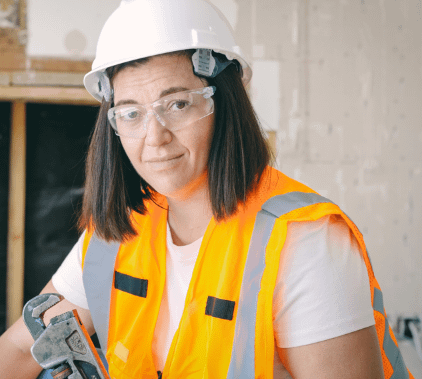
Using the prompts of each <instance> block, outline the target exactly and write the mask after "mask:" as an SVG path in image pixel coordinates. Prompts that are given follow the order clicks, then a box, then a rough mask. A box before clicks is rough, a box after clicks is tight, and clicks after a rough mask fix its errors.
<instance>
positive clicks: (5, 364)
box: [0, 321, 41, 379]
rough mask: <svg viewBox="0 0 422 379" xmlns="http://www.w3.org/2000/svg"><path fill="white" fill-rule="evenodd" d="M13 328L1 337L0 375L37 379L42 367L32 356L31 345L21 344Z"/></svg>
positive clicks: (14, 378) (12, 378)
mask: <svg viewBox="0 0 422 379" xmlns="http://www.w3.org/2000/svg"><path fill="white" fill-rule="evenodd" d="M18 322H20V321H18ZM12 328H13V326H12ZM12 328H11V329H9V330H7V331H6V332H5V333H4V334H3V335H2V336H1V337H0V352H1V354H0V377H1V378H2V379H32V378H33V379H35V378H36V377H37V376H38V374H39V373H40V372H41V367H40V366H39V364H38V363H37V362H35V360H34V358H33V357H32V355H31V351H30V349H29V347H30V346H25V345H24V346H20V345H19V342H20V341H19V337H18V338H16V335H14V334H13V329H12Z"/></svg>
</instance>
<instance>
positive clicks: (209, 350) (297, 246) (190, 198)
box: [0, 0, 412, 379]
mask: <svg viewBox="0 0 422 379" xmlns="http://www.w3.org/2000/svg"><path fill="white" fill-rule="evenodd" d="M250 76H251V71H250V68H249V66H248V65H247V63H246V61H245V60H244V59H243V58H242V54H241V52H240V50H239V49H238V47H237V46H236V45H235V43H234V40H233V36H232V31H231V30H230V28H229V27H228V24H227V21H226V20H225V19H224V18H223V16H222V15H221V14H220V13H219V12H218V11H217V10H216V9H215V8H213V7H212V6H211V5H210V4H208V3H207V2H206V1H205V0H178V1H177V2H176V1H174V0H161V1H157V0H134V1H130V2H129V1H128V2H127V3H123V4H122V5H121V7H120V8H119V9H118V10H116V12H115V13H114V14H113V15H112V16H111V17H110V18H109V20H108V21H107V23H106V24H105V26H104V28H103V31H102V33H101V36H100V40H99V43H98V47H97V57H96V60H95V61H94V63H93V70H92V71H91V72H90V73H88V74H87V76H86V77H85V85H86V87H87V89H88V91H90V92H91V94H93V95H94V96H95V97H96V98H97V99H98V100H101V101H102V104H101V109H100V113H99V117H98V121H97V125H96V129H95V132H94V135H93V137H92V142H91V146H90V150H89V155H88V161H87V179H86V188H85V195H84V204H83V213H82V216H81V219H80V225H81V229H82V230H83V231H84V232H83V234H82V236H81V238H80V240H79V242H78V243H77V245H76V246H75V247H74V249H73V250H72V251H71V253H70V254H69V256H68V257H67V258H66V260H65V262H64V263H63V265H62V266H61V268H60V269H59V270H58V272H57V273H56V274H55V275H54V277H53V279H52V281H50V283H49V284H48V285H47V286H46V288H45V289H44V290H43V292H59V293H61V294H63V295H64V296H65V300H64V301H62V302H61V303H59V304H58V305H57V306H55V307H53V308H52V309H51V310H50V311H49V314H46V319H45V321H46V322H48V320H49V318H50V317H51V316H52V315H57V314H60V313H63V312H64V311H66V310H69V309H75V308H76V309H77V310H78V312H79V314H80V317H81V319H82V321H83V323H84V324H85V326H86V328H87V330H88V331H89V333H91V334H93V333H94V331H96V332H97V335H98V337H99V340H100V343H101V348H102V350H103V352H104V354H105V357H106V358H107V363H108V371H109V373H110V376H111V377H112V378H141V377H142V378H157V377H163V378H226V377H227V378H258V377H259V378H272V377H275V378H288V377H293V378H310V377H315V378H339V377H341V378H371V379H374V378H383V377H384V375H385V377H386V378H390V377H391V378H393V377H394V378H405V377H412V376H409V374H408V372H407V370H406V368H405V367H404V365H403V361H402V359H401V355H400V352H399V351H398V349H397V346H396V344H395V342H394V341H393V340H392V338H391V335H390V333H389V329H388V323H387V321H386V318H385V314H384V309H383V305H382V294H381V291H380V289H379V286H378V284H377V282H376V280H375V278H374V275H373V272H372V268H371V265H370V262H369V258H368V255H367V253H366V250H365V245H364V243H363V240H362V236H361V234H360V233H359V231H358V230H357V228H356V227H355V226H354V224H353V223H352V222H351V221H350V220H349V219H348V218H347V216H346V215H345V214H344V213H343V212H342V211H341V210H340V209H339V208H338V207H337V206H336V205H334V204H333V203H331V202H330V201H329V200H327V199H324V198H322V197H321V196H319V195H317V194H316V193H315V192H314V191H312V190H311V189H310V188H307V187H306V186H304V185H302V184H300V183H298V182H295V181H293V180H292V179H290V178H288V177H286V176H284V175H283V174H282V173H280V172H278V171H277V170H274V169H272V168H270V167H269V166H268V163H269V156H270V154H269V152H268V149H267V146H266V144H265V141H264V139H263V136H262V134H261V131H260V128H259V125H258V122H257V120H256V117H255V115H254V112H253V109H252V107H251V105H250V102H249V100H248V96H247V93H246V91H245V89H244V85H245V84H247V82H248V81H249V79H250ZM8 341H9V342H8ZM31 344H32V338H31V337H30V336H29V334H28V332H27V331H26V330H25V327H24V326H23V323H22V320H19V321H18V322H17V323H16V324H15V325H14V326H13V327H12V328H11V329H10V330H8V331H7V332H6V333H5V335H4V336H3V337H2V339H1V345H0V346H2V347H3V346H9V348H8V352H7V353H6V356H7V361H8V362H6V361H5V363H2V367H6V364H9V365H10V366H9V367H12V366H13V365H19V367H22V370H21V373H24V376H22V377H25V378H28V377H30V375H32V376H33V377H35V376H36V374H37V372H39V370H38V369H37V367H36V365H35V364H34V362H33V361H31V358H30V354H29V353H28V351H29V347H30V346H31ZM2 351H4V349H2ZM2 370H3V371H0V372H2V377H7V374H8V372H6V371H7V369H6V368H2ZM25 370H27V371H25ZM37 370H38V371H37ZM3 372H4V373H6V374H5V375H3ZM18 374H19V372H18V373H16V372H13V377H14V378H16V377H19V376H18Z"/></svg>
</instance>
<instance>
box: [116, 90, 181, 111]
mask: <svg viewBox="0 0 422 379" xmlns="http://www.w3.org/2000/svg"><path fill="white" fill-rule="evenodd" d="M188 90H189V89H188V88H186V87H170V88H167V89H165V90H163V91H161V93H160V96H159V98H158V100H159V99H161V98H162V97H164V96H167V95H170V94H172V93H176V92H181V91H188ZM126 104H138V102H136V101H135V100H130V99H127V100H125V99H124V100H120V101H118V102H117V103H116V104H114V106H115V107H117V106H119V105H126Z"/></svg>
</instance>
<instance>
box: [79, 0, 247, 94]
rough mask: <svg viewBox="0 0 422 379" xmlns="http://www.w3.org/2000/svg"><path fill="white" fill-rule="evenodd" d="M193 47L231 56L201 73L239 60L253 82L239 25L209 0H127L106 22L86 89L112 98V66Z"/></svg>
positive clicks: (215, 61) (244, 77)
mask: <svg viewBox="0 0 422 379" xmlns="http://www.w3.org/2000/svg"><path fill="white" fill-rule="evenodd" d="M191 49H195V50H197V52H196V53H195V54H197V53H198V55H199V54H202V53H200V51H201V50H204V51H206V50H208V51H212V52H215V53H220V54H223V55H225V56H226V57H227V60H228V61H225V59H224V60H221V59H219V57H218V54H211V56H210V65H211V66H212V69H213V71H211V72H210V73H209V75H207V74H206V73H200V72H198V73H197V72H196V70H195V72H196V73H197V74H198V75H202V76H211V75H218V73H220V72H221V71H222V70H223V69H224V68H225V67H227V65H229V64H232V63H235V64H236V65H237V66H238V69H239V71H240V72H241V74H242V80H243V82H244V83H245V84H247V83H248V82H249V80H250V78H251V76H252V71H251V69H250V66H249V65H248V63H247V62H246V60H245V58H244V56H243V54H242V52H241V49H240V47H239V46H238V45H237V44H236V42H235V40H234V32H233V29H232V28H231V26H230V24H229V22H228V21H227V20H226V18H225V17H224V16H223V15H222V13H221V12H220V11H219V10H218V9H217V8H215V6H214V5H212V4H211V3H209V2H208V1H207V0H123V1H122V2H121V4H120V6H119V7H118V8H117V9H116V10H115V11H114V12H113V13H112V15H111V16H110V17H109V18H108V20H107V21H106V23H105V24H104V27H103V29H102V31H101V34H100V37H99V40H98V44H97V52H96V57H95V60H94V62H93V64H92V70H91V71H90V72H89V73H88V74H86V75H85V78H84V85H85V88H86V89H87V90H88V92H90V93H91V95H93V96H94V97H95V98H96V99H97V100H99V101H101V99H102V98H103V97H104V98H106V99H107V98H108V99H110V96H111V87H110V85H109V84H108V86H107V80H108V78H107V79H104V77H106V74H105V70H106V69H107V68H108V67H112V66H115V65H117V64H121V63H125V62H130V61H134V60H137V59H141V58H146V57H151V56H154V55H160V54H166V53H171V52H176V51H182V50H191ZM195 54H194V55H195ZM193 59H197V58H196V57H195V58H194V57H193ZM197 61H198V62H199V58H198V59H197ZM237 62H238V63H237ZM193 64H194V65H195V60H194V61H193ZM214 69H215V70H216V71H215V72H214ZM108 88H110V90H108Z"/></svg>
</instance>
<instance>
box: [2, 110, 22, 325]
mask: <svg viewBox="0 0 422 379" xmlns="http://www.w3.org/2000/svg"><path fill="white" fill-rule="evenodd" d="M25 108H26V104H25V103H24V102H15V103H13V105H12V125H11V134H10V137H11V138H10V171H9V217H8V221H9V222H8V234H7V279H6V288H7V294H6V309H7V312H6V324H7V327H9V326H10V325H12V324H13V323H14V322H15V321H16V320H17V319H18V318H19V317H20V315H21V314H22V308H23V285H24V277H23V275H24V260H25V184H26V181H25V177H26V172H25V170H26V112H25Z"/></svg>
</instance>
